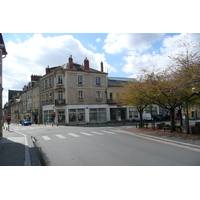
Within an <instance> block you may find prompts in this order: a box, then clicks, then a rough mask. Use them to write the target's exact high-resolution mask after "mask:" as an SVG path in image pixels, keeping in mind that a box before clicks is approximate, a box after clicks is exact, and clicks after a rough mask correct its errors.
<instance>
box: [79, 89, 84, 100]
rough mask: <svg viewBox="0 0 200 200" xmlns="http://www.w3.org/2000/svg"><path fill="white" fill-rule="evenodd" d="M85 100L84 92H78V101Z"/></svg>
mask: <svg viewBox="0 0 200 200" xmlns="http://www.w3.org/2000/svg"><path fill="white" fill-rule="evenodd" d="M83 99H84V93H83V91H82V90H78V100H83Z"/></svg>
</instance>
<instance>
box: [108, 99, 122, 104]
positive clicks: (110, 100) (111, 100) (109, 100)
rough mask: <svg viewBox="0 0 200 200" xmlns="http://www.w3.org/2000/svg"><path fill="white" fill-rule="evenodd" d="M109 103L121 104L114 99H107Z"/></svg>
mask: <svg viewBox="0 0 200 200" xmlns="http://www.w3.org/2000/svg"><path fill="white" fill-rule="evenodd" d="M107 103H108V104H117V103H119V102H117V101H116V100H114V99H107Z"/></svg>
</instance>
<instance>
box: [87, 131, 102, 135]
mask: <svg viewBox="0 0 200 200" xmlns="http://www.w3.org/2000/svg"><path fill="white" fill-rule="evenodd" d="M90 132H91V133H94V134H97V135H104V134H103V133H100V132H96V131H90Z"/></svg>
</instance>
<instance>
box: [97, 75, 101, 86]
mask: <svg viewBox="0 0 200 200" xmlns="http://www.w3.org/2000/svg"><path fill="white" fill-rule="evenodd" d="M96 85H101V77H96Z"/></svg>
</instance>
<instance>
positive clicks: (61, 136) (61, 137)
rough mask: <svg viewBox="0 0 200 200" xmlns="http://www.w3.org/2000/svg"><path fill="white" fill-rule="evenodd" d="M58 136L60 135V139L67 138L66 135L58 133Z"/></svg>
mask: <svg viewBox="0 0 200 200" xmlns="http://www.w3.org/2000/svg"><path fill="white" fill-rule="evenodd" d="M56 136H57V137H59V138H60V139H64V138H66V137H65V136H63V135H60V134H58V135H56Z"/></svg>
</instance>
